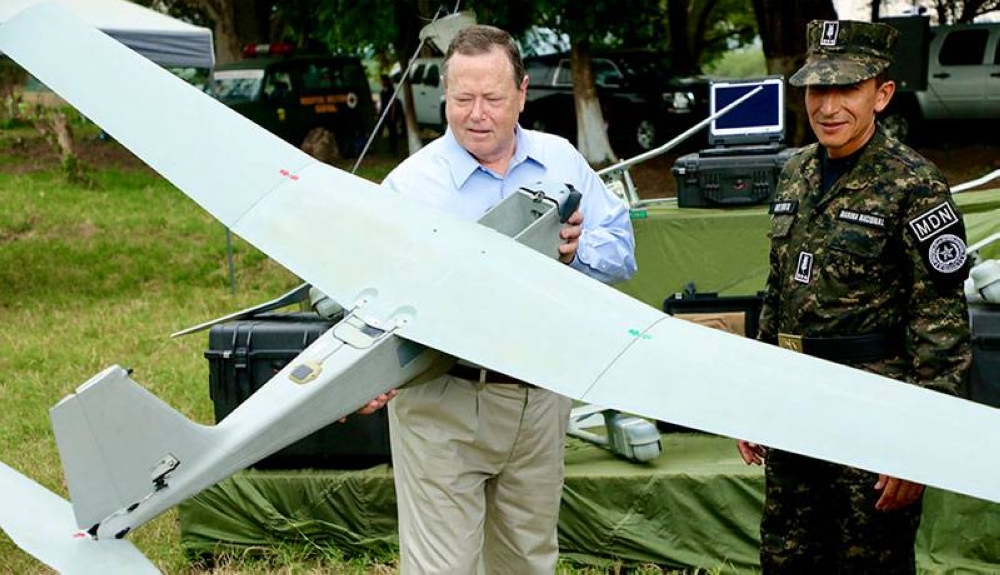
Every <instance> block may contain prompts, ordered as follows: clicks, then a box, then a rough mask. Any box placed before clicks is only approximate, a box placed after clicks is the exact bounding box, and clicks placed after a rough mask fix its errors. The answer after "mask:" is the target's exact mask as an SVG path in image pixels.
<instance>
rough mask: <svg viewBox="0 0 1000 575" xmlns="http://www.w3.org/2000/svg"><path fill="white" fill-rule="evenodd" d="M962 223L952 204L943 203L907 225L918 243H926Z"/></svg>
mask: <svg viewBox="0 0 1000 575" xmlns="http://www.w3.org/2000/svg"><path fill="white" fill-rule="evenodd" d="M960 221H961V220H960V218H959V217H958V214H956V213H955V208H953V207H952V206H951V203H949V202H942V203H940V204H938V205H937V206H934V207H933V208H931V209H929V210H927V211H926V212H924V213H922V214H920V215H919V216H917V217H915V218H913V219H912V220H910V221H908V222H906V223H907V225H908V226H910V229H911V230H913V234H914V235H915V236H916V237H917V241H918V242H926V241H927V240H929V239H930V238H932V237H934V236H935V235H937V234H939V233H941V232H942V231H944V230H946V229H948V228H950V227H952V226H954V225H956V224H958V223H959V222H960Z"/></svg>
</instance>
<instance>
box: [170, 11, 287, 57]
mask: <svg viewBox="0 0 1000 575" xmlns="http://www.w3.org/2000/svg"><path fill="white" fill-rule="evenodd" d="M180 1H181V2H183V3H185V4H189V5H191V6H197V7H198V8H201V9H202V10H204V11H205V14H206V15H207V16H208V17H209V18H210V19H211V20H212V21H213V22H214V23H215V26H214V27H213V29H212V36H213V41H214V42H215V60H216V62H218V63H219V64H226V63H228V62H235V61H237V60H240V59H241V58H242V57H243V46H244V45H246V44H257V43H261V42H267V41H268V36H269V32H270V21H271V11H272V9H273V7H274V0H180Z"/></svg>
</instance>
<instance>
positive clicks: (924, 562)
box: [180, 433, 1000, 575]
mask: <svg viewBox="0 0 1000 575" xmlns="http://www.w3.org/2000/svg"><path fill="white" fill-rule="evenodd" d="M567 445H568V448H567V454H566V487H565V489H564V490H563V499H562V509H561V512H560V517H559V545H560V550H561V552H562V553H563V555H565V556H567V557H569V558H571V559H575V560H577V561H580V562H583V563H601V562H602V561H608V560H610V559H620V560H623V561H625V562H626V563H650V562H651V563H657V564H661V565H666V566H670V567H676V568H681V567H703V568H707V569H716V568H719V567H723V568H724V569H723V571H722V572H723V573H752V572H754V571H756V568H757V529H758V523H759V521H760V509H761V505H762V503H763V488H764V477H763V474H762V472H761V469H760V468H759V467H748V466H746V465H744V464H743V462H742V461H741V460H740V458H739V456H738V454H737V453H736V447H735V445H734V443H733V441H732V440H730V439H726V438H721V437H715V436H708V435H701V434H690V433H673V434H664V435H663V455H661V456H660V458H659V459H658V460H657V461H655V462H653V463H649V464H634V463H628V462H625V461H622V460H620V459H617V458H615V457H614V456H612V455H611V454H610V453H609V452H607V451H605V450H603V449H600V448H598V447H595V446H592V445H589V444H585V443H583V442H581V441H579V440H577V439H572V438H571V439H569V440H568V444H567ZM988 456H989V451H988V450H986V452H984V457H988ZM395 503H396V499H395V492H394V490H393V486H392V472H391V470H390V469H389V467H388V466H384V465H383V466H379V467H376V468H373V469H370V470H365V471H284V472H283V471H253V470H251V471H245V472H243V473H240V474H238V475H236V476H235V477H233V478H231V479H228V480H226V481H223V482H222V483H220V484H219V485H217V486H215V487H212V488H210V489H208V490H207V491H205V492H203V493H202V494H201V495H199V496H197V497H195V498H194V499H191V500H189V501H187V502H185V503H184V504H183V505H181V509H180V520H181V539H182V542H183V544H184V546H185V547H186V548H187V549H188V550H189V551H190V552H191V553H193V554H201V553H212V552H216V551H219V550H223V549H225V550H229V551H243V550H246V549H248V548H252V547H257V546H264V545H273V544H279V543H284V544H289V543H291V544H297V545H314V544H317V545H328V546H333V547H335V548H338V549H340V550H341V551H343V552H344V553H345V554H348V555H355V554H364V553H368V554H372V553H384V552H393V551H395V550H396V548H397V539H396V509H395ZM918 559H919V565H920V570H921V572H922V573H924V574H960V573H961V574H969V575H975V574H981V575H988V574H989V575H995V574H996V573H998V572H1000V505H996V504H992V503H986V502H984V501H981V500H977V499H972V498H969V497H965V496H962V495H955V494H952V493H947V492H942V491H938V490H934V489H930V490H928V492H927V495H926V497H925V505H924V519H923V523H922V524H921V527H920V533H919V537H918Z"/></svg>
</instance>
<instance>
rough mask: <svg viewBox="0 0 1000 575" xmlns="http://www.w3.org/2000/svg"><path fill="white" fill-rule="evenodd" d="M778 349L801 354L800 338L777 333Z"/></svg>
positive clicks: (799, 336)
mask: <svg viewBox="0 0 1000 575" xmlns="http://www.w3.org/2000/svg"><path fill="white" fill-rule="evenodd" d="M778 347H780V348H783V349H789V350H791V351H794V352H797V353H802V336H801V335H792V334H790V333H779V334H778Z"/></svg>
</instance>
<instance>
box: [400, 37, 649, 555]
mask: <svg viewBox="0 0 1000 575" xmlns="http://www.w3.org/2000/svg"><path fill="white" fill-rule="evenodd" d="M443 78H444V83H445V97H446V104H445V106H446V116H447V119H448V129H447V131H446V132H445V134H444V136H442V137H441V138H439V139H438V140H436V141H434V142H432V143H431V144H429V145H428V146H426V147H424V148H423V149H422V150H421V151H420V152H418V153H417V154H415V155H413V156H412V157H410V158H409V159H407V160H406V161H404V162H403V163H402V164H400V165H399V166H398V167H397V168H396V169H395V170H393V171H392V173H390V174H389V175H388V177H386V179H385V182H383V185H384V186H386V187H387V188H388V189H390V190H392V191H394V192H396V193H399V194H401V195H405V196H409V197H411V198H415V199H417V200H419V201H422V202H425V203H427V204H430V205H432V206H434V207H436V208H439V209H441V210H444V211H446V212H449V213H452V214H454V215H457V216H459V217H462V218H466V219H470V220H476V219H479V217H480V216H482V215H483V213H484V212H486V211H487V210H488V209H489V208H490V207H492V206H493V205H495V204H496V203H497V202H499V201H500V200H501V199H503V198H505V197H507V196H508V195H510V194H512V193H515V192H516V191H517V190H518V189H519V188H521V187H522V186H528V187H531V188H536V187H537V184H538V183H539V182H550V183H552V184H555V185H563V184H571V185H572V186H573V187H574V188H576V189H577V190H579V191H580V192H581V193H582V194H583V199H582V201H581V204H580V209H579V210H578V211H577V212H576V213H575V214H573V216H571V217H570V219H569V221H568V224H569V225H568V226H566V227H564V228H563V229H562V231H561V232H560V236H561V238H562V240H563V243H562V244H561V245H560V246H559V259H560V261H562V262H563V263H565V264H568V265H570V266H572V267H574V268H575V269H577V270H579V271H581V272H583V273H585V274H587V275H589V276H591V277H593V278H595V279H597V280H600V281H603V282H607V283H610V282H614V281H619V280H623V279H627V278H628V277H630V276H631V275H632V274H633V273H634V272H635V269H636V265H635V256H634V248H635V240H634V237H633V234H632V226H631V223H630V222H629V217H628V211H627V210H626V209H625V206H624V205H622V203H621V202H620V201H618V200H617V199H616V198H615V197H614V196H613V195H612V194H611V193H609V192H608V191H607V190H606V189H605V187H604V186H603V184H602V183H601V181H600V179H599V178H598V177H597V175H596V174H595V173H594V171H593V170H592V169H591V168H590V166H589V165H588V164H587V162H586V161H585V160H584V158H583V157H582V156H581V155H580V154H579V152H577V150H576V149H575V148H574V147H573V146H572V145H570V143H569V142H567V141H566V140H564V139H562V138H559V137H556V136H551V135H548V134H543V133H540V132H533V131H530V130H524V129H521V128H520V127H519V126H518V125H517V117H518V115H519V114H520V112H521V111H522V110H523V108H524V102H525V97H526V93H527V86H528V79H527V76H526V75H525V73H524V65H523V63H522V61H521V56H520V52H519V51H518V48H517V45H516V44H515V43H514V41H513V40H512V39H511V37H510V36H509V35H508V34H507V33H506V32H504V31H502V30H499V29H497V28H493V27H490V26H473V27H470V28H466V29H465V30H463V31H461V32H460V33H459V34H458V36H457V37H456V38H455V40H454V41H453V42H452V44H451V46H450V47H449V50H448V54H447V55H446V57H445V66H444V73H443ZM482 297H483V301H484V305H488V304H487V302H488V300H489V298H490V294H488V293H484V294H482ZM567 297H572V294H567ZM580 313H584V314H585V313H587V310H580ZM525 327H526V329H530V326H525ZM567 337H573V334H567ZM553 361H567V362H569V361H573V358H571V357H566V358H562V357H555V358H553ZM570 408H571V402H570V400H569V399H568V398H565V397H562V396H560V395H558V394H555V393H552V392H550V391H548V390H544V389H539V388H536V387H534V386H532V385H531V384H530V383H527V382H521V381H517V380H514V379H513V378H511V377H510V376H507V375H505V374H502V373H497V372H492V371H487V370H484V369H480V368H479V367H478V366H472V365H469V364H465V363H464V362H462V361H459V363H457V364H456V365H455V366H454V367H453V368H452V369H451V370H450V371H449V372H448V373H447V374H445V375H443V376H441V377H439V378H436V379H433V380H431V381H429V382H427V383H423V384H420V385H415V386H411V387H406V388H403V389H401V390H399V392H398V395H397V396H396V398H395V399H394V400H392V401H391V402H390V403H389V415H390V418H389V420H390V431H391V441H392V459H393V467H394V475H395V483H396V495H397V501H398V508H399V541H400V562H401V571H402V573H403V574H404V575H409V574H429V573H440V574H448V575H452V574H459V575H461V574H472V573H475V572H476V569H477V567H478V565H479V563H480V561H482V564H483V567H484V570H485V572H486V573H488V574H493V573H510V574H512V575H515V574H516V575H530V574H536V573H537V574H551V573H554V572H555V567H556V561H557V560H558V556H559V549H558V542H557V539H556V527H557V522H558V515H559V501H560V497H561V494H562V483H563V444H564V438H565V433H566V427H567V423H568V420H569V412H570Z"/></svg>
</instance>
